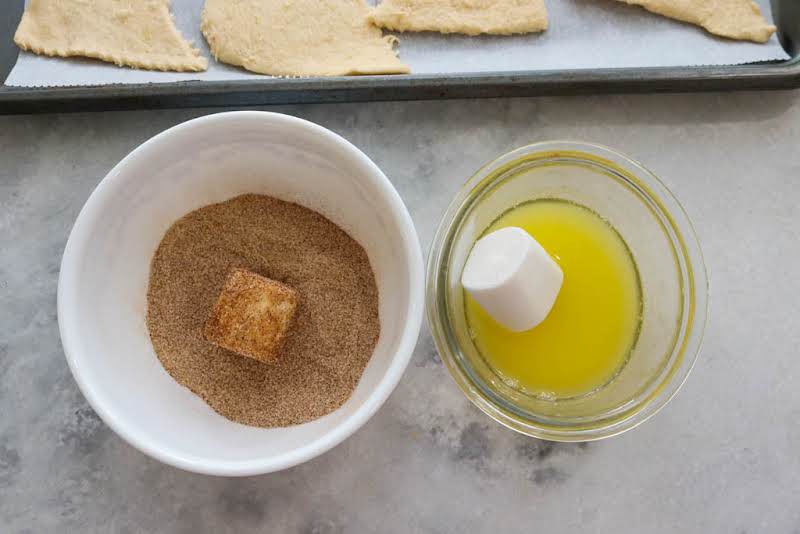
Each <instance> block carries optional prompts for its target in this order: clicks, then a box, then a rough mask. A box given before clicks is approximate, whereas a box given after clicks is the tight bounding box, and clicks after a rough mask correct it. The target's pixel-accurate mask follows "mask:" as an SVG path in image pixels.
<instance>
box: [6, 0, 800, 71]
mask: <svg viewBox="0 0 800 534" xmlns="http://www.w3.org/2000/svg"><path fill="white" fill-rule="evenodd" d="M371 3H376V0H372V1H371ZM759 4H760V5H761V9H762V12H763V13H764V14H765V16H766V17H767V19H768V20H772V15H771V10H770V4H769V1H768V0H759ZM202 6H203V0H173V1H172V9H173V12H174V14H175V19H176V23H177V25H178V27H179V28H180V30H181V31H182V32H183V34H184V35H185V36H187V37H188V38H190V39H192V40H193V41H194V43H195V44H196V45H197V46H198V47H199V48H200V49H201V50H202V52H203V53H204V54H205V55H206V56H207V57H209V58H210V57H211V54H210V52H209V50H208V47H207V46H206V43H205V41H204V39H203V37H202V34H201V33H200V11H201V9H202ZM547 6H548V10H549V13H550V29H549V30H548V31H547V32H545V33H543V34H532V35H523V36H514V37H493V36H483V37H463V36H452V35H451V36H442V35H437V34H401V35H399V37H400V46H399V51H400V57H401V58H402V59H403V60H404V61H406V62H408V63H409V64H410V65H411V69H412V72H413V73H414V74H454V73H459V74H464V73H467V74H468V73H486V72H507V73H513V72H515V71H531V70H533V71H536V70H563V69H598V68H626V67H677V66H693V65H736V64H742V63H753V62H760V61H775V60H787V59H789V55H788V54H787V53H786V52H785V51H784V50H783V48H782V47H781V45H780V43H779V42H778V40H777V38H776V37H775V36H773V37H772V39H771V40H770V41H769V42H768V43H766V44H755V43H748V42H735V41H730V40H725V39H719V38H716V37H713V36H710V35H708V34H707V33H706V32H705V31H704V30H702V29H700V28H696V27H694V26H690V25H687V24H682V23H679V22H676V21H672V20H669V19H666V18H663V17H660V16H657V15H653V14H651V13H648V12H646V11H645V10H643V9H641V8H638V7H633V6H628V5H626V4H623V3H620V2H616V1H615V0H548V2H547ZM263 78H264V76H260V75H256V74H251V73H248V72H246V71H244V70H242V69H238V68H235V67H230V66H227V65H224V64H221V63H217V62H216V61H213V59H212V60H211V61H210V62H209V69H208V71H207V72H203V73H169V72H150V71H140V70H133V69H123V68H118V67H115V66H114V65H111V64H106V63H102V62H99V61H94V60H85V59H78V58H70V59H60V58H47V57H42V56H37V55H35V54H31V53H27V52H21V53H20V56H19V59H18V60H17V63H16V65H15V66H14V69H13V70H12V71H11V73H10V74H9V76H8V78H7V79H6V85H8V86H16V87H55V86H77V85H81V86H86V85H109V84H134V83H163V82H176V81H189V80H203V81H220V80H252V79H263Z"/></svg>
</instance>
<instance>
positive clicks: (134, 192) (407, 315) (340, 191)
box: [58, 111, 424, 475]
mask: <svg viewBox="0 0 800 534" xmlns="http://www.w3.org/2000/svg"><path fill="white" fill-rule="evenodd" d="M243 193H263V194H268V195H272V196H275V197H278V198H282V199H285V200H290V201H295V202H298V203H300V204H302V205H304V206H306V207H309V208H311V209H314V210H316V211H318V212H320V213H322V214H324V215H325V216H326V217H328V218H329V219H331V220H332V221H333V222H335V223H336V224H338V225H339V226H341V227H343V228H344V229H345V230H347V231H348V232H349V233H350V235H351V236H352V237H353V238H355V239H356V240H357V241H358V242H359V243H361V244H362V246H364V248H365V249H366V251H367V254H368V255H369V259H370V262H371V264H372V268H373V270H374V271H375V276H376V278H377V283H378V289H379V293H380V318H381V324H382V329H381V335H380V340H379V341H378V345H377V347H376V348H375V352H374V354H373V356H372V359H371V360H370V362H369V365H367V368H366V369H365V371H364V374H363V376H362V377H361V381H360V382H359V384H358V387H357V388H356V390H355V392H354V393H353V396H352V397H351V398H350V399H349V400H348V401H347V402H346V403H345V404H344V405H343V406H342V407H341V408H340V409H338V410H336V411H335V412H333V413H332V414H330V415H328V416H325V417H323V418H320V419H318V420H316V421H313V422H310V423H306V424H303V425H298V426H293V427H288V428H275V429H262V428H254V427H248V426H244V425H240V424H237V423H233V422H231V421H229V420H227V419H225V418H223V417H222V416H220V415H218V414H216V413H215V412H214V411H213V410H211V408H209V407H208V406H207V405H206V404H205V403H204V402H203V401H202V400H200V399H199V398H198V397H196V396H195V395H193V394H192V393H191V392H190V391H189V390H188V389H186V388H184V387H183V386H180V385H179V384H178V383H176V382H175V381H174V380H173V379H172V378H171V377H170V376H169V375H168V374H167V373H166V371H164V369H163V368H162V366H161V364H160V363H159V361H158V359H157V358H156V355H155V353H154V352H153V348H152V345H151V343H150V337H149V335H148V332H147V328H146V325H145V309H146V299H145V296H146V290H147V283H148V276H149V271H150V261H151V259H152V256H153V253H154V252H155V250H156V247H157V246H158V243H159V242H160V240H161V238H162V237H163V235H164V232H166V230H167V229H168V228H169V227H170V225H171V224H172V223H173V222H175V221H176V220H177V219H178V218H180V217H181V216H183V215H185V214H186V213H188V212H190V211H192V210H194V209H196V208H199V207H201V206H205V205H207V204H211V203H213V202H219V201H222V200H226V199H229V198H231V197H234V196H236V195H239V194H243ZM423 295H424V275H423V266H422V254H421V250H420V245H419V240H418V238H417V234H416V231H415V229H414V225H413V223H412V221H411V217H410V216H409V214H408V211H407V210H406V208H405V206H404V204H403V202H402V200H401V199H400V197H399V195H398V194H397V191H395V189H394V187H392V185H391V183H390V182H389V180H388V179H387V178H386V176H385V175H384V174H383V173H382V172H381V171H380V169H378V167H377V166H376V165H375V164H374V163H372V161H370V160H369V158H367V157H366V156H365V155H364V154H363V153H362V152H361V151H359V150H358V149H357V148H356V147H354V146H353V145H351V144H350V143H349V142H347V141H346V140H344V139H343V138H341V137H339V136H338V135H336V134H334V133H333V132H331V131H329V130H326V129H324V128H322V127H320V126H317V125H315V124H312V123H310V122H307V121H304V120H301V119H297V118H294V117H290V116H286V115H279V114H275V113H264V112H255V111H245V112H233V113H220V114H217V115H210V116H207V117H202V118H199V119H195V120H192V121H189V122H186V123H184V124H181V125H178V126H176V127H174V128H170V129H169V130H167V131H165V132H163V133H161V134H159V135H157V136H155V137H154V138H152V139H150V140H149V141H147V142H145V143H144V144H143V145H141V146H140V147H139V148H137V149H136V150H134V151H133V152H131V154H130V155H128V156H127V157H126V158H125V159H123V160H122V161H121V162H120V163H119V164H118V165H117V166H116V167H114V169H113V170H112V171H111V172H110V173H108V175H107V176H106V177H105V178H104V179H103V180H102V181H101V182H100V184H99V185H98V186H97V189H95V191H94V192H93V193H92V195H91V196H90V197H89V200H88V201H87V202H86V205H85V206H84V207H83V209H82V210H81V213H80V215H79V216H78V219H77V221H76V223H75V227H74V228H73V230H72V233H71V235H70V237H69V240H68V241H67V246H66V249H65V251H64V257H63V260H62V262H61V275H60V278H59V283H58V321H59V327H60V330H61V340H62V343H63V346H64V353H65V354H66V357H67V361H68V362H69V366H70V369H71V370H72V374H73V375H74V376H75V380H76V381H77V382H78V385H79V386H80V388H81V391H83V394H84V395H85V396H86V398H87V400H88V401H89V403H90V404H91V405H92V407H93V408H94V409H95V411H96V412H97V413H98V414H99V415H100V417H101V418H102V419H103V420H104V421H105V422H106V423H107V424H108V425H109V426H110V427H111V428H112V429H114V430H115V431H116V432H117V433H118V434H119V435H120V436H122V437H123V438H124V439H125V440H126V441H128V442H129V443H130V444H131V445H133V446H134V447H136V448H137V449H139V450H141V451H142V452H144V453H146V454H149V455H150V456H153V457H154V458H157V459H159V460H161V461H163V462H165V463H168V464H171V465H174V466H176V467H179V468H182V469H187V470H189V471H195V472H199V473H207V474H214V475H251V474H259V473H268V472H272V471H277V470H280V469H284V468H287V467H290V466H293V465H296V464H299V463H301V462H304V461H306V460H309V459H311V458H313V457H315V456H317V455H319V454H321V453H323V452H325V451H327V450H328V449H330V448H332V447H334V446H335V445H337V444H338V443H340V442H341V441H342V440H344V439H345V438H347V437H348V436H350V435H351V434H352V433H353V432H355V431H356V430H357V429H358V428H359V427H361V425H363V424H364V423H365V422H366V421H367V420H368V419H369V418H370V417H371V416H372V415H373V414H374V413H375V412H376V411H377V410H378V408H379V407H380V406H381V404H383V402H384V401H385V400H386V398H387V397H388V396H389V394H390V393H391V392H392V390H393V389H394V387H395V386H396V385H397V382H398V381H399V380H400V376H401V375H402V374H403V371H404V370H405V368H406V365H407V364H408V361H409V359H410V357H411V354H412V351H413V349H414V346H415V344H416V341H417V337H418V335H419V329H420V325H421V322H422V314H423V302H424V297H423Z"/></svg>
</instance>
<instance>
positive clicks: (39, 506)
mask: <svg viewBox="0 0 800 534" xmlns="http://www.w3.org/2000/svg"><path fill="white" fill-rule="evenodd" d="M273 110H275V111H281V112H285V113H290V114H293V115H297V116H300V117H304V118H306V119H309V120H312V121H315V122H317V123H320V124H322V125H324V126H326V127H328V128H331V129H332V130H334V131H336V132H339V133H341V134H342V135H343V136H344V137H346V138H347V139H349V140H350V141H352V142H353V143H355V144H356V145H357V146H359V147H360V148H361V149H363V150H364V151H365V152H366V153H367V154H368V155H369V156H370V157H372V158H373V159H374V160H375V162H376V163H377V164H378V165H379V166H380V167H382V168H383V170H384V171H385V172H386V174H387V175H388V176H389V177H390V178H391V179H392V181H393V182H394V183H395V185H396V186H397V188H398V190H399V191H400V193H401V195H402V196H403V198H404V199H405V201H406V202H407V204H408V205H409V208H410V210H411V213H412V215H413V217H414V220H415V222H416V224H417V227H418V230H419V233H420V237H421V239H422V241H423V247H424V248H425V249H426V250H427V247H428V244H429V243H430V240H431V238H432V235H433V232H434V229H435V226H436V224H437V222H438V220H439V217H440V215H441V213H442V212H443V210H444V208H445V206H446V205H447V203H448V202H449V200H450V198H451V197H452V195H453V194H454V193H455V192H456V190H457V189H458V187H459V185H460V184H461V183H462V182H463V181H464V180H465V179H466V178H467V177H468V176H469V175H470V174H471V173H472V172H473V171H474V170H475V169H476V168H478V167H479V166H480V165H481V164H483V163H484V162H486V161H488V160H490V159H492V158H493V157H495V156H497V155H499V154H500V153H502V152H505V151H507V150H509V149H512V148H515V147H517V146H520V145H524V144H527V143H529V142H532V141H537V140H545V139H554V138H574V139H582V140H588V141H595V142H599V143H603V144H608V145H611V146H613V147H615V148H618V149H620V150H621V151H623V152H626V153H629V154H631V155H633V156H635V157H637V158H638V159H640V160H641V161H643V162H644V163H645V164H646V165H647V166H649V167H650V168H651V169H652V170H653V171H654V172H655V173H656V174H658V175H660V176H661V177H662V178H663V179H664V181H665V182H666V183H667V185H668V186H669V187H671V188H672V190H673V191H674V193H675V194H676V195H677V196H678V198H679V199H680V200H681V201H682V202H683V204H684V206H685V207H686V209H687V211H688V213H689V214H690V216H691V217H692V219H693V220H694V222H695V225H696V227H697V231H698V234H699V236H700V239H701V242H702V245H703V247H704V251H705V254H706V261H707V265H708V268H709V272H710V277H711V292H712V295H711V315H710V322H709V326H708V330H707V335H706V343H705V347H704V350H703V352H702V354H701V356H700V359H699V360H698V363H697V365H696V367H695V370H694V372H693V374H692V375H691V377H690V378H689V381H688V382H687V384H686V386H685V387H684V389H683V390H682V392H681V393H680V395H678V397H677V398H676V399H675V400H674V401H673V402H672V403H671V404H670V405H669V406H668V407H667V408H666V409H665V410H664V411H663V412H661V413H660V414H659V415H658V416H656V417H655V418H654V419H652V420H651V421H649V422H647V423H646V424H644V425H643V426H641V427H639V428H638V429H636V430H634V431H632V432H630V433H628V434H625V435H623V436H620V437H617V438H614V439H610V440H607V441H604V442H600V443H592V444H588V445H583V446H578V445H557V444H550V443H544V442H540V441H536V440H533V439H529V438H525V437H523V436H519V435H516V434H513V433H512V432H510V431H507V430H504V429H503V428H501V427H500V426H498V425H497V424H495V423H493V422H492V421H490V420H489V419H488V418H486V417H485V416H483V415H482V414H481V413H479V412H478V410H477V409H476V408H473V407H472V405H470V404H469V403H468V402H467V400H466V399H465V398H464V397H463V396H462V394H461V393H460V391H459V390H458V389H457V388H456V386H455V384H454V382H453V381H452V380H451V379H450V378H449V377H448V375H447V371H446V370H445V369H444V367H443V366H442V363H441V361H440V359H439V358H438V356H437V355H436V352H435V350H434V348H433V345H432V342H431V338H430V335H429V333H428V332H427V330H426V329H424V330H423V333H422V335H421V337H420V340H419V345H418V347H417V350H416V353H415V354H414V358H413V361H412V362H411V364H410V366H409V368H408V371H407V373H406V374H405V376H404V378H403V380H402V381H401V383H400V385H399V387H398V388H397V390H396V391H395V392H394V394H393V395H392V396H391V398H390V399H389V401H388V402H387V403H386V405H385V406H384V407H383V408H382V409H381V410H380V411H379V412H378V414H377V415H376V416H375V417H374V418H373V419H372V420H371V421H370V422H369V423H368V424H367V425H366V426H365V427H364V428H363V429H362V430H360V431H359V432H358V433H357V434H356V435H354V436H353V437H352V438H350V439H349V440H347V441H345V442H344V443H343V444H342V445H340V446H339V447H337V448H335V449H334V450H332V451H331V452H329V453H327V454H325V455H324V456H322V457H320V458H317V459H316V460H313V461H311V462H309V463H307V464H305V465H302V466H299V467H296V468H293V469H290V470H288V471H285V472H282V473H278V474H273V475H266V476H259V477H251V478H245V479H224V478H211V477H205V476H200V475H194V474H190V473H185V472H182V471H179V470H177V469H173V468H171V467H167V466H165V465H162V464H160V463H158V462H156V461H155V460H151V459H149V458H147V457H145V456H144V455H142V454H141V453H139V452H137V451H136V450H134V449H133V448H131V447H130V446H128V445H127V444H126V443H125V442H123V441H122V440H121V439H120V438H118V437H117V436H116V435H115V434H114V433H113V432H112V431H111V430H109V429H108V428H107V427H106V426H105V425H104V424H103V423H102V422H101V421H100V420H99V419H98V418H97V416H96V415H95V414H94V412H93V411H92V409H91V408H90V407H89V406H88V405H87V404H86V401H85V400H84V398H83V396H82V395H81V393H80V392H79V391H78V389H77V387H76V385H75V383H74V381H73V379H72V377H71V375H70V373H69V370H68V369H67V365H66V362H65V360H64V357H63V354H62V351H61V345H60V342H59V336H58V327H57V323H56V309H55V292H56V283H57V276H58V270H59V262H60V259H61V253H62V250H63V247H64V243H65V241H66V238H67V235H68V233H69V231H70V228H71V226H72V223H73V221H74V219H75V217H76V216H77V214H78V211H79V210H80V208H81V206H82V205H83V203H84V201H85V200H86V198H87V196H88V195H89V193H90V192H91V191H92V189H93V188H94V186H95V185H96V184H97V182H98V181H99V180H100V179H101V178H102V177H103V176H104V175H105V174H106V172H107V171H108V170H109V169H110V168H111V167H112V166H113V165H114V164H115V163H116V162H117V161H118V160H119V159H121V158H122V157H123V156H124V155H125V154H127V153H128V152H129V151H130V150H132V149H133V148H135V147H136V146H137V145H138V144H139V143H141V142H142V141H144V140H145V139H147V138H149V137H150V136H152V135H154V134H156V133H158V132H160V131H161V130H163V129H165V128H167V127H169V126H172V125H174V124H176V123H179V122H181V121H184V120H186V119H189V118H192V117H195V116H199V115H202V114H205V113H209V112H211V111H210V110H190V111H156V112H130V113H128V112H126V113H104V114H81V115H62V116H36V117H4V118H0V157H1V158H2V165H0V414H2V415H1V416H0V531H2V532H4V533H23V532H31V533H40V532H104V533H105V532H129V533H134V532H186V533H189V532H192V533H197V532H214V533H228V532H230V533H233V532H236V533H243V532H288V533H293V532H296V533H308V534H310V533H314V534H335V533H349V532H356V533H361V532H387V533H394V532H397V533H410V532H420V533H431V534H433V533H436V534H445V533H463V532H491V533H499V532H503V533H504V532H614V533H620V534H622V533H642V532H652V533H662V532H663V533H673V532H704V533H705V532H720V533H735V534H740V533H745V532H747V533H781V534H798V533H800V358H799V357H798V355H799V354H800V349H798V347H800V297H798V295H800V276H798V268H797V265H798V262H800V207H798V206H800V150H798V140H800V94H798V93H767V94H764V93H762V94H754V93H753V94H733V95H673V96H663V95H662V96H615V97H586V98H544V99H530V100H490V101H452V102H418V103H379V104H349V105H320V106H302V107H282V108H273Z"/></svg>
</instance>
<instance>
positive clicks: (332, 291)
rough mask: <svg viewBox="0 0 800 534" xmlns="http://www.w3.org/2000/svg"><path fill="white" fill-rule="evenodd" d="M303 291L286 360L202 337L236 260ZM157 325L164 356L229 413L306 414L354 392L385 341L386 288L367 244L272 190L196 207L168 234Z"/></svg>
mask: <svg viewBox="0 0 800 534" xmlns="http://www.w3.org/2000/svg"><path fill="white" fill-rule="evenodd" d="M234 268H244V269H247V270H249V271H252V272H254V273H257V274H259V275H261V276H264V277H266V278H270V279H272V280H276V281H278V282H282V283H283V284H286V285H287V286H290V287H292V288H294V289H295V290H296V291H297V292H298V294H299V303H298V306H297V312H296V315H295V320H294V324H293V326H292V328H291V329H290V330H289V331H288V333H287V337H286V341H285V344H284V345H283V348H282V350H281V353H280V358H279V359H278V361H277V362H275V363H270V364H265V363H261V362H258V361H256V360H253V359H251V358H246V357H243V356H240V355H238V354H235V353H233V352H230V351H228V350H225V349H222V348H219V347H217V346H214V345H212V344H211V343H209V342H207V341H206V340H205V339H204V338H203V327H204V324H205V322H206V320H207V319H208V317H209V315H210V314H211V311H212V308H213V307H214V304H215V302H216V300H217V297H218V296H219V294H220V291H221V289H222V287H223V284H224V283H225V280H226V277H227V276H228V274H229V272H230V271H231V269H234ZM147 326H148V328H149V330H150V338H151V339H152V341H153V347H154V348H155V351H156V354H157V355H158V358H159V360H161V363H162V365H163V366H164V368H165V369H166V370H167V372H168V373H169V374H170V375H172V377H173V378H174V379H175V380H177V381H178V382H179V383H180V384H182V385H184V386H186V387H187V388H189V389H190V390H192V391H193V392H194V393H196V394H197V395H199V396H200V397H202V398H203V399H204V400H205V401H206V402H207V403H208V404H209V405H210V406H211V407H212V408H213V409H214V410H216V411H217V412H219V413H220V414H221V415H223V416H225V417H227V418H228V419H232V420H233V421H238V422H240V423H244V424H246V425H252V426H261V427H274V426H287V425H293V424H299V423H304V422H307V421H311V420H313V419H317V418H318V417H321V416H323V415H326V414H328V413H330V412H332V411H333V410H335V409H337V408H338V407H340V406H341V405H342V404H343V403H344V402H345V401H346V400H347V399H348V398H349V397H350V395H351V394H352V392H353V390H354V389H355V387H356V385H357V384H358V381H359V379H360V378H361V374H362V372H363V371H364V368H365V367H366V365H367V362H368V361H369V359H370V357H371V356H372V351H373V350H374V348H375V345H376V344H377V342H378V336H379V334H380V321H379V318H378V288H377V286H376V284H375V276H374V274H373V272H372V268H371V267H370V264H369V259H368V258H367V254H366V252H365V251H364V249H363V248H362V247H361V245H359V244H358V243H357V242H356V241H355V240H353V238H351V237H350V236H349V235H347V233H346V232H345V231H344V230H342V229H341V228H339V227H338V226H336V225H335V224H334V223H332V222H331V221H329V220H328V219H326V218H325V217H323V216H322V215H320V214H318V213H316V212H314V211H311V210H309V209H307V208H304V207H302V206H299V205H297V204H292V203H290V202H284V201H281V200H277V199H275V198H272V197H268V196H263V195H243V196H240V197H236V198H233V199H231V200H228V201H226V202H221V203H219V204H212V205H210V206H206V207H203V208H200V209H198V210H196V211H193V212H191V213H189V214H188V215H186V216H185V217H183V218H181V219H180V220H179V221H177V222H176V223H175V224H174V225H172V227H171V228H170V229H169V230H168V231H167V233H166V234H165V235H164V238H163V240H162V241H161V244H160V245H159V246H158V249H157V250H156V253H155V256H154V257H153V262H152V266H151V270H150V286H149V288H148V292H147Z"/></svg>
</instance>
